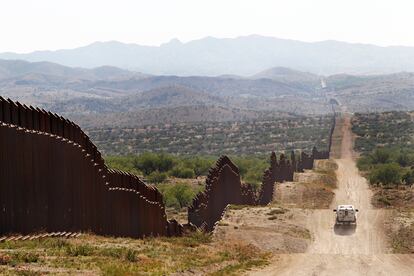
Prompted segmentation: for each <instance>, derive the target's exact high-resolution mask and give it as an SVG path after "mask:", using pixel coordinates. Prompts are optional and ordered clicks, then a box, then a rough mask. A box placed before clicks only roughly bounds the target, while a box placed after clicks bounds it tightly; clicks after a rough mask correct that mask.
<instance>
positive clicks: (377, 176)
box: [369, 163, 403, 185]
mask: <svg viewBox="0 0 414 276" xmlns="http://www.w3.org/2000/svg"><path fill="white" fill-rule="evenodd" d="M402 174H403V171H402V169H401V167H400V166H399V165H398V164H397V163H389V164H380V165H378V166H376V167H375V168H374V169H373V170H372V171H371V172H370V174H369V181H370V183H371V184H383V185H389V184H397V185H398V184H400V183H401V178H402Z"/></svg>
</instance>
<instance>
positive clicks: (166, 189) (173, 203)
mask: <svg viewBox="0 0 414 276" xmlns="http://www.w3.org/2000/svg"><path fill="white" fill-rule="evenodd" d="M158 188H159V190H160V191H161V193H162V194H163V196H164V202H165V205H166V206H167V207H172V208H175V209H181V208H183V207H188V206H189V205H190V203H191V201H192V200H193V198H194V196H195V195H196V194H197V193H198V192H199V191H200V188H198V187H193V186H191V185H188V184H185V183H178V184H163V185H160V186H158Z"/></svg>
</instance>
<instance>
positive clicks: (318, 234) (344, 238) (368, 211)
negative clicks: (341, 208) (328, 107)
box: [249, 114, 414, 276]
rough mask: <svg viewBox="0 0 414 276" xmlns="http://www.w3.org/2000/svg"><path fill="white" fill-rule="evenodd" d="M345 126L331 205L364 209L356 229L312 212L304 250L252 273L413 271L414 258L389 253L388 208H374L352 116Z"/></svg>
mask: <svg viewBox="0 0 414 276" xmlns="http://www.w3.org/2000/svg"><path fill="white" fill-rule="evenodd" d="M342 120H343V122H342V124H340V126H341V128H342V129H341V131H342V134H343V135H342V137H343V138H342V144H341V147H340V154H337V155H339V156H340V158H339V159H336V160H335V161H336V163H337V164H338V170H337V177H338V188H337V189H336V190H335V197H334V200H333V202H332V206H331V207H332V209H333V208H334V206H337V205H338V204H353V205H354V206H355V207H356V208H358V209H359V210H360V212H359V215H358V225H357V226H356V227H347V228H344V227H334V213H333V212H332V210H312V211H310V212H309V215H308V216H307V221H306V226H307V228H308V229H309V230H310V232H311V234H312V237H313V241H312V243H311V245H310V246H309V247H308V249H307V251H306V252H305V253H301V254H278V255H276V256H275V258H274V261H273V262H272V264H271V265H269V266H268V267H266V268H264V269H262V270H257V271H252V272H250V273H249V274H251V275H336V276H340V275H414V256H413V255H408V254H407V255H395V254H389V251H388V250H387V244H386V236H385V233H384V227H383V226H384V221H385V219H386V216H387V215H389V214H388V212H387V211H385V210H381V209H374V208H373V207H372V206H371V196H372V194H371V191H370V189H369V187H368V183H367V181H366V179H365V178H363V177H362V176H361V175H360V174H359V172H358V169H357V167H356V163H355V153H354V151H353V136H352V131H351V116H350V115H349V114H345V115H343V119H342Z"/></svg>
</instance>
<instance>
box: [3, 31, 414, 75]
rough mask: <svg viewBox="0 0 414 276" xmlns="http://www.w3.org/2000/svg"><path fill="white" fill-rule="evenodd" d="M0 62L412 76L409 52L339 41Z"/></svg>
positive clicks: (208, 41) (211, 44)
mask: <svg viewBox="0 0 414 276" xmlns="http://www.w3.org/2000/svg"><path fill="white" fill-rule="evenodd" d="M0 59H22V60H27V61H49V62H55V63H59V64H62V65H67V66H72V67H85V68H93V67H100V66H106V65H109V66H116V67H120V68H124V69H130V70H136V71H139V72H144V73H148V74H155V75H178V76H193V75H200V76H219V75H241V76H251V75H253V74H256V73H257V72H260V71H263V70H266V69H268V68H272V67H276V66H277V67H279V66H280V67H288V68H293V69H295V70H300V71H307V72H311V73H314V74H318V75H332V74H340V73H348V74H386V73H395V72H400V71H414V47H402V46H391V47H380V46H375V45H368V44H355V43H346V42H339V41H331V40H329V41H321V42H312V43H311V42H302V41H296V40H288V39H279V38H274V37H265V36H259V35H250V36H242V37H237V38H214V37H206V38H203V39H199V40H193V41H190V42H187V43H182V42H180V41H178V40H176V39H174V40H171V41H170V42H168V43H164V44H162V45H160V46H158V47H155V46H142V45H138V44H125V43H121V42H117V41H109V42H95V43H92V44H90V45H87V46H84V47H80V48H75V49H66V50H57V51H37V52H32V53H28V54H16V53H1V54H0Z"/></svg>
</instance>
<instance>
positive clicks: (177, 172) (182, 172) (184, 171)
mask: <svg viewBox="0 0 414 276" xmlns="http://www.w3.org/2000/svg"><path fill="white" fill-rule="evenodd" d="M170 175H171V176H175V177H178V178H194V177H195V173H194V170H193V169H191V168H184V167H174V168H173V169H172V170H171V172H170Z"/></svg>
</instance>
